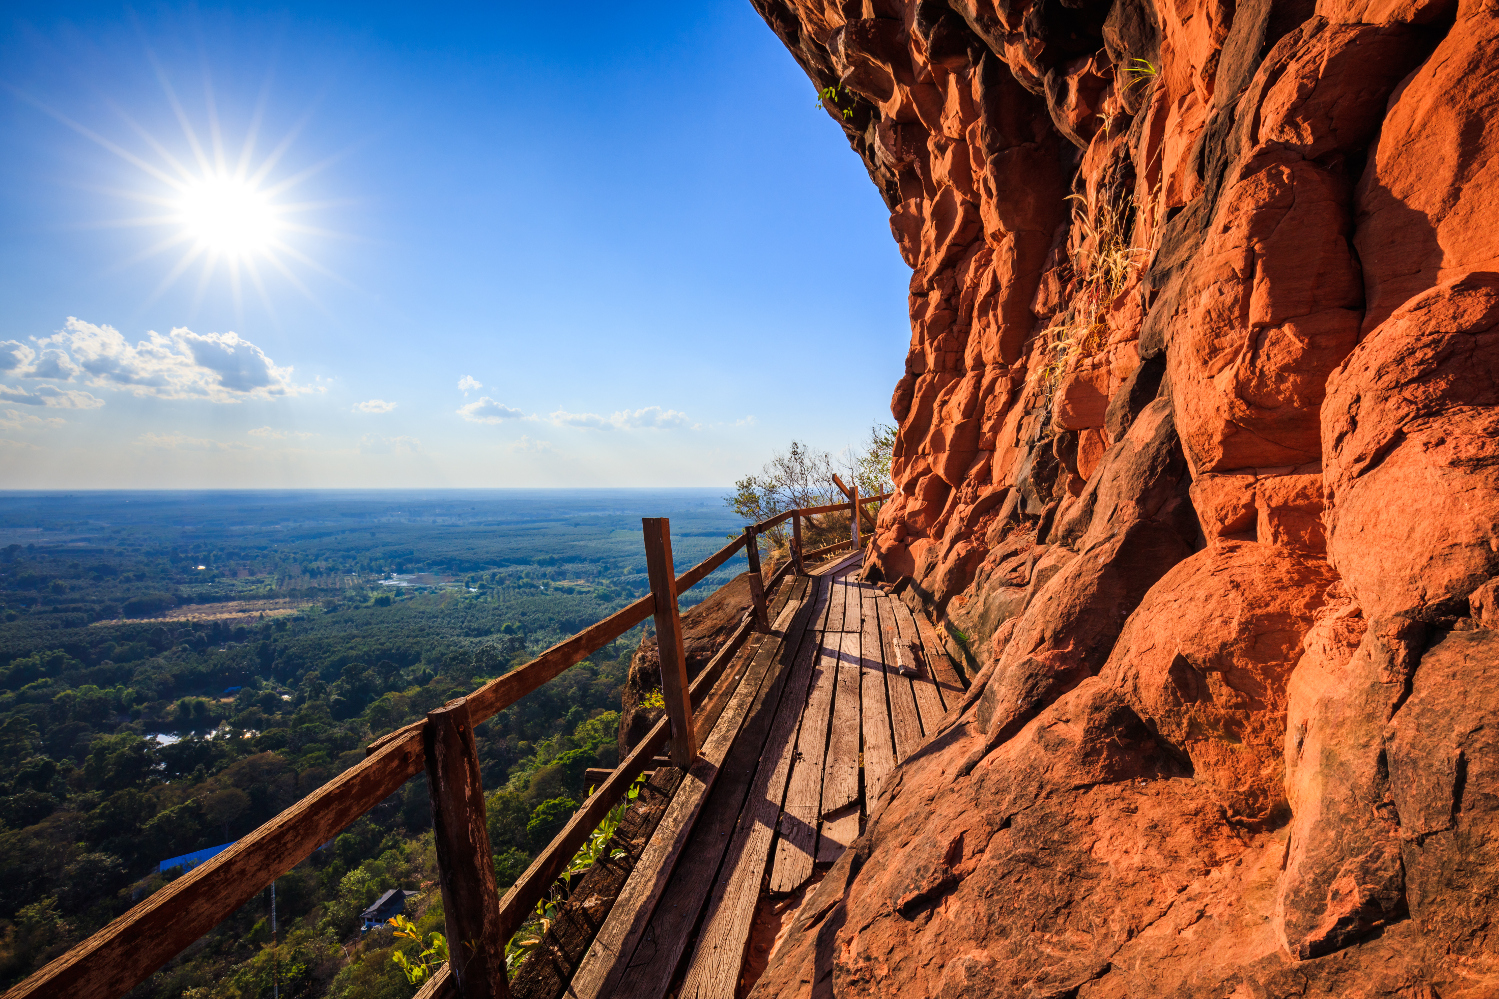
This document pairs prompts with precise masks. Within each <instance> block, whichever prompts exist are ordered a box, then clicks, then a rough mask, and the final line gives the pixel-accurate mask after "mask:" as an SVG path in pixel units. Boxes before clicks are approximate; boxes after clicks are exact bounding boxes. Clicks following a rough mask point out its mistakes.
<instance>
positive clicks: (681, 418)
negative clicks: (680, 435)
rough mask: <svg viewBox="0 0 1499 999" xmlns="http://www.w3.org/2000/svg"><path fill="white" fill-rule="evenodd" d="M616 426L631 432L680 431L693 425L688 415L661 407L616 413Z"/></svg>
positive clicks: (648, 407)
mask: <svg viewBox="0 0 1499 999" xmlns="http://www.w3.org/2000/svg"><path fill="white" fill-rule="evenodd" d="M614 425H615V426H616V427H625V428H628V429H631V430H678V429H684V428H690V427H692V426H693V423H692V421H691V420H689V419H688V418H687V414H686V413H679V412H677V411H676V410H675V409H662V408H661V407H660V406H647V407H645V408H644V409H635V410H630V409H626V410H624V411H623V412H619V413H615V414H614Z"/></svg>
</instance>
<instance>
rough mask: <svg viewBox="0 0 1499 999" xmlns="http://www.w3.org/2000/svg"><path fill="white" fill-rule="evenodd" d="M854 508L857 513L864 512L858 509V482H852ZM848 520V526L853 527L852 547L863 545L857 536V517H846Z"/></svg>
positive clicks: (861, 546)
mask: <svg viewBox="0 0 1499 999" xmlns="http://www.w3.org/2000/svg"><path fill="white" fill-rule="evenodd" d="M854 510H855V511H856V512H858V513H863V512H864V511H863V510H860V509H859V484H858V483H857V482H855V483H854ZM848 520H849V526H850V527H851V528H852V529H853V532H854V547H855V548H863V547H864V545H863V543H862V541H861V539H860V536H859V517H857V516H854V517H850V518H848Z"/></svg>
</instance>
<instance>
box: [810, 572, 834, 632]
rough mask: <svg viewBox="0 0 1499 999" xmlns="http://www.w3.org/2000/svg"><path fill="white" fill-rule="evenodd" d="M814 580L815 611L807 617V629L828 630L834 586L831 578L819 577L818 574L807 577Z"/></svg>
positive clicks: (813, 597)
mask: <svg viewBox="0 0 1499 999" xmlns="http://www.w3.org/2000/svg"><path fill="white" fill-rule="evenodd" d="M807 578H809V579H811V580H812V586H813V587H815V589H813V590H812V591H810V592H811V593H812V599H813V601H814V602H813V611H812V615H811V616H810V617H808V618H807V624H806V630H807V631H817V632H821V631H824V630H826V628H827V624H828V606H829V604H830V603H831V602H832V595H833V587H832V585H831V582H832V581H831V580H826V579H819V578H817V577H816V576H809V577H807Z"/></svg>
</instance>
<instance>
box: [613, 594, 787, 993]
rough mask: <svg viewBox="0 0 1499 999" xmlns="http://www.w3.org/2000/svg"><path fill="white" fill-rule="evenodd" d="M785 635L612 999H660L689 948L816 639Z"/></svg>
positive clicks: (772, 652)
mask: <svg viewBox="0 0 1499 999" xmlns="http://www.w3.org/2000/svg"><path fill="white" fill-rule="evenodd" d="M810 613H812V605H811V604H810V603H809V602H804V603H803V604H802V607H801V613H800V615H799V616H805V615H808V614H810ZM799 623H800V622H798V624H799ZM785 634H786V638H785V639H784V640H783V641H782V642H781V643H780V644H779V645H778V646H777V647H776V648H775V649H773V650H771V651H770V655H771V657H772V659H771V665H770V673H769V674H767V679H766V681H765V683H764V685H763V686H762V687H761V690H760V694H759V695H758V696H757V697H756V699H755V705H754V707H753V709H752V710H751V712H750V715H749V717H748V718H747V719H746V720H745V723H744V726H743V727H742V728H741V730H740V733H739V737H738V739H737V740H735V742H734V746H733V748H732V749H730V750H729V754H728V756H727V757H726V758H725V760H724V764H723V773H722V774H720V776H719V778H718V782H717V783H716V784H715V785H714V786H713V792H712V794H711V795H710V797H709V800H708V804H707V805H706V806H705V807H704V809H703V813H702V815H701V816H700V817H699V819H698V823H697V828H695V829H693V831H692V837H691V839H690V840H689V841H688V846H687V849H686V851H685V852H684V853H683V855H682V860H681V861H680V863H679V864H678V865H677V869H676V870H674V871H673V872H672V875H671V881H670V883H669V884H668V885H667V886H666V891H665V893H664V894H663V895H662V898H661V901H660V903H659V904H658V905H657V907H656V912H655V914H654V915H653V916H652V918H651V922H650V927H649V929H648V930H647V931H646V935H645V940H647V941H649V943H642V944H640V945H639V946H638V947H637V948H636V952H635V954H634V955H632V956H631V958H630V961H629V966H628V968H627V970H626V971H625V973H624V975H623V976H622V977H621V979H620V982H619V985H618V987H616V989H615V990H614V992H613V993H612V999H660V997H661V996H662V995H664V994H665V992H666V988H667V986H668V985H669V984H670V982H671V978H672V974H673V972H675V971H676V968H677V965H678V963H679V962H680V961H681V958H682V954H683V953H684V952H685V951H686V949H687V944H688V942H689V940H690V939H691V937H692V931H693V929H694V928H695V927H696V926H697V922H698V916H699V914H700V913H702V911H703V906H704V905H705V904H706V903H707V901H708V897H709V893H710V892H711V891H712V889H713V887H714V882H715V875H716V874H717V872H718V871H719V868H720V866H721V864H722V862H723V860H724V857H725V853H726V851H727V849H728V846H729V843H730V836H731V834H732V833H733V832H734V829H735V827H736V826H737V825H738V823H739V818H740V815H741V813H742V812H743V810H744V807H745V802H746V799H747V797H748V794H749V792H750V790H751V787H752V784H753V777H754V774H755V772H756V770H757V766H758V763H759V761H760V759H761V757H762V756H763V754H764V750H765V743H766V739H767V737H768V736H769V735H770V732H771V729H772V727H773V725H774V722H775V717H776V714H777V709H778V708H780V707H781V703H780V702H781V699H782V698H781V695H782V691H783V690H784V688H785V685H786V681H787V678H788V677H789V676H790V674H791V673H792V671H793V666H794V662H795V658H796V653H797V651H798V645H799V644H800V643H801V642H802V641H806V642H807V643H808V644H810V643H811V641H812V639H813V638H814V637H815V636H808V635H805V634H804V629H803V628H801V627H797V626H795V625H793V626H792V627H791V628H790V629H788V630H787V631H786V633H785ZM767 644H769V643H767Z"/></svg>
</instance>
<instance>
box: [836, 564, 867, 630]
mask: <svg viewBox="0 0 1499 999" xmlns="http://www.w3.org/2000/svg"><path fill="white" fill-rule="evenodd" d="M838 581H839V582H840V583H842V584H843V589H844V592H845V594H846V596H845V598H844V602H843V630H844V631H847V632H852V633H853V634H855V635H857V634H859V633H860V632H862V631H863V630H864V621H863V614H864V611H863V608H862V606H861V604H862V601H861V600H860V597H859V583H858V580H856V579H854V578H852V573H845V574H844V575H842V576H840V577H839V579H838Z"/></svg>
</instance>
